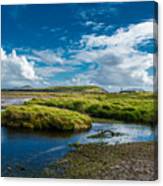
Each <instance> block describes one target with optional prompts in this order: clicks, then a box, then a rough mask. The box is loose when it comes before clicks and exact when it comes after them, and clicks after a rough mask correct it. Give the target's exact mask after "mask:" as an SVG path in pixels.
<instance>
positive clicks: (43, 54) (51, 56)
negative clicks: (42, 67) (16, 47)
mask: <svg viewBox="0 0 163 186" xmlns="http://www.w3.org/2000/svg"><path fill="white" fill-rule="evenodd" d="M33 54H34V55H35V56H36V57H38V58H39V59H40V61H42V62H45V63H48V64H56V63H58V64H62V63H63V62H64V60H63V59H62V58H61V57H60V56H59V55H57V54H56V53H55V52H53V51H52V50H41V51H37V50H33Z"/></svg>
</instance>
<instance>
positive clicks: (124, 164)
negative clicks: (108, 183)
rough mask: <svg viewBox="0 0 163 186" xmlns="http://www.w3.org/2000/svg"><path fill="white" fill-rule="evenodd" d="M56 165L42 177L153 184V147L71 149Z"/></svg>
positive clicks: (151, 145) (90, 146)
mask: <svg viewBox="0 0 163 186" xmlns="http://www.w3.org/2000/svg"><path fill="white" fill-rule="evenodd" d="M75 147H76V150H75V151H73V152H70V153H69V154H68V155H66V156H65V157H64V158H63V159H61V160H59V161H58V162H57V163H51V165H49V167H47V168H46V169H45V170H44V176H45V177H55V178H78V179H112V180H155V179H157V165H156V162H155V150H156V149H155V148H156V146H155V144H154V143H153V142H146V143H145V142H142V143H131V144H121V145H116V146H114V145H106V144H85V145H75Z"/></svg>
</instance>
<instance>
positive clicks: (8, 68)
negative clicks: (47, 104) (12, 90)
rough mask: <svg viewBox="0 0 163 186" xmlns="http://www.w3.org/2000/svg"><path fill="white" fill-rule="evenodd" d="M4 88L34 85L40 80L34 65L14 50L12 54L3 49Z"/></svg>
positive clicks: (2, 75)
mask: <svg viewBox="0 0 163 186" xmlns="http://www.w3.org/2000/svg"><path fill="white" fill-rule="evenodd" d="M1 63H2V64H1V67H2V70H1V72H2V74H1V78H2V87H14V86H22V85H24V84H32V83H33V81H38V80H39V79H40V78H39V77H38V76H37V75H36V73H35V70H34V64H33V63H32V62H31V63H29V61H28V60H27V58H26V57H25V56H19V55H17V54H16V51H15V50H13V51H12V52H11V53H10V54H6V52H5V51H4V50H3V49H2V48H1Z"/></svg>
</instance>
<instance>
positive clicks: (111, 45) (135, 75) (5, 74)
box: [1, 20, 157, 90]
mask: <svg viewBox="0 0 163 186" xmlns="http://www.w3.org/2000/svg"><path fill="white" fill-rule="evenodd" d="M86 24H87V26H97V25H95V24H96V23H94V22H90V21H88V22H87V23H86ZM101 26H103V25H101ZM156 26H157V24H156V23H155V22H153V20H149V21H145V22H142V23H137V24H133V25H129V26H128V27H125V28H119V29H118V30H117V31H116V32H115V33H114V34H113V35H111V36H108V35H96V34H90V35H83V36H82V37H81V39H80V40H79V42H78V47H76V48H75V49H71V47H70V50H69V51H67V52H68V53H66V55H65V53H64V52H65V51H62V54H61V53H58V52H57V53H56V52H54V51H53V50H50V49H47V50H31V53H30V54H26V55H24V56H22V55H17V54H16V52H15V50H13V51H12V53H11V54H6V53H5V51H4V50H3V49H1V59H2V86H5V87H13V85H14V86H20V85H24V84H29V82H30V83H31V84H32V85H35V84H36V83H38V84H39V85H40V86H43V85H50V86H52V85H72V84H74V85H81V84H83V85H84V84H87V85H88V84H96V85H100V86H102V87H105V88H107V87H108V88H109V90H120V88H143V89H145V90H152V88H153V81H155V82H156V78H155V79H153V78H154V74H150V73H149V69H151V68H153V67H157V64H156V54H152V53H151V52H148V51H142V50H140V49H139V47H137V46H139V45H140V44H144V45H146V44H148V43H149V42H148V41H149V40H150V41H151V39H157V33H153V29H154V27H156ZM75 46H77V45H75ZM67 54H68V56H69V57H68V58H66V57H62V56H67ZM40 62H42V63H45V64H46V65H43V66H39V63H40ZM34 64H37V65H36V66H35V65H34ZM88 67H89V68H88ZM64 73H65V77H68V78H66V80H65V81H63V78H58V79H57V77H59V75H61V76H64ZM68 73H69V75H68V76H66V75H67V74H68ZM56 74H57V76H55V75H56ZM156 75H157V72H156ZM59 79H61V80H59ZM34 83H35V84H34ZM48 83H49V84H48Z"/></svg>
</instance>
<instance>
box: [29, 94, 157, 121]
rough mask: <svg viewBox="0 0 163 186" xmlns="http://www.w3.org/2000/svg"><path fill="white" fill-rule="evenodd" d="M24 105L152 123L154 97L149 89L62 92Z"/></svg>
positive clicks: (154, 118)
mask: <svg viewBox="0 0 163 186" xmlns="http://www.w3.org/2000/svg"><path fill="white" fill-rule="evenodd" d="M26 104H28V105H31V104H38V105H46V106H49V107H58V108H66V109H69V110H74V111H78V112H80V113H85V114H88V115H89V116H91V117H94V118H102V119H114V120H121V121H125V122H135V123H146V124H153V123H155V122H156V119H157V117H156V97H155V95H154V94H152V93H150V92H140V93H125V94H122V93H110V94H77V93H76V94H74V95H72V94H68V93H67V94H62V95H58V96H55V97H53V98H46V99H42V98H40V99H39V98H37V99H36V98H34V99H32V100H31V101H29V102H27V103H26Z"/></svg>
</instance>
